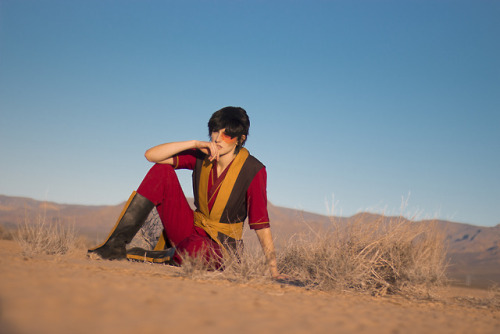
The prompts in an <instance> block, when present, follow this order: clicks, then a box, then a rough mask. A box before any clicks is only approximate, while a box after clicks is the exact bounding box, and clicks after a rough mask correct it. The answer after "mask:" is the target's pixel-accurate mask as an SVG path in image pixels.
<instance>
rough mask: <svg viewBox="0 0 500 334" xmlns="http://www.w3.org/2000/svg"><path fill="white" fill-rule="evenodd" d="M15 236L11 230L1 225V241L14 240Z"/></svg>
mask: <svg viewBox="0 0 500 334" xmlns="http://www.w3.org/2000/svg"><path fill="white" fill-rule="evenodd" d="M13 239H14V235H13V233H12V231H11V230H9V229H7V228H5V227H3V226H2V225H0V240H13Z"/></svg>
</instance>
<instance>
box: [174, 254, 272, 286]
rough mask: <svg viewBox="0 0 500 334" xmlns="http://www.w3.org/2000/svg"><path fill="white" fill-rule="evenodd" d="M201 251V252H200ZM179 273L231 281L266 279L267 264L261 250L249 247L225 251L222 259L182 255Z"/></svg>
mask: <svg viewBox="0 0 500 334" xmlns="http://www.w3.org/2000/svg"><path fill="white" fill-rule="evenodd" d="M200 253H203V252H200ZM180 269H181V270H180V272H179V275H180V276H182V277H186V278H194V279H201V280H216V279H220V280H227V281H230V282H233V283H249V282H254V283H258V282H264V281H268V280H269V277H268V272H269V269H268V266H267V263H266V261H265V258H264V256H263V254H262V251H261V250H258V249H254V247H249V248H248V249H242V250H240V252H239V254H237V253H236V252H227V253H226V254H225V255H224V257H223V258H222V259H217V258H215V259H211V260H209V261H207V260H206V259H205V258H203V257H202V256H194V257H193V256H189V255H184V256H182V266H181V268H180Z"/></svg>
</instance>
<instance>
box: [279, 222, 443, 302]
mask: <svg viewBox="0 0 500 334" xmlns="http://www.w3.org/2000/svg"><path fill="white" fill-rule="evenodd" d="M332 225H333V227H332V230H331V231H328V232H325V233H321V234H320V233H318V234H314V235H312V236H311V235H309V236H302V237H295V238H294V239H292V240H291V241H290V242H288V243H287V246H286V247H285V248H284V249H283V250H282V252H280V253H279V254H278V266H279V268H280V271H281V272H283V273H285V274H288V275H290V276H291V277H293V278H295V279H298V280H299V281H300V282H302V283H303V284H305V285H306V286H308V287H311V288H316V289H320V290H333V289H339V290H356V291H362V292H369V293H371V294H374V295H384V294H387V293H398V292H408V291H409V290H411V289H416V288H417V287H422V286H427V287H428V286H431V285H436V284H440V283H441V282H443V280H444V278H445V276H444V272H445V267H446V266H445V255H446V254H445V253H446V252H445V249H444V243H443V235H442V234H441V233H439V232H438V229H437V228H436V227H435V226H431V225H424V224H420V223H414V222H411V221H408V220H406V219H404V218H402V217H399V218H387V217H384V216H380V217H379V218H378V219H376V220H372V219H370V220H367V221H364V219H363V216H360V217H359V218H358V219H357V220H356V221H355V222H353V223H351V224H348V225H342V224H340V223H339V222H335V221H334V222H333V224H332Z"/></svg>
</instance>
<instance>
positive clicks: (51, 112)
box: [0, 0, 500, 226]
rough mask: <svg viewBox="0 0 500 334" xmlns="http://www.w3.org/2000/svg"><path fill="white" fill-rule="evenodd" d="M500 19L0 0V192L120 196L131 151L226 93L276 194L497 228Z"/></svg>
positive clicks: (315, 6) (425, 4) (382, 9)
mask: <svg viewBox="0 0 500 334" xmlns="http://www.w3.org/2000/svg"><path fill="white" fill-rule="evenodd" d="M499 17H500V2H498V1H477V0H476V1H444V0H442V1H416V0H415V1H404V0H399V1H374V0H373V1H356V0H351V1H272V0H270V1H168V0H167V1H153V0H151V1H139V0H135V1H128V0H120V1H111V0H104V1H97V0H96V1H93V0H89V1H35V0H31V1H27V0H2V1H0V113H1V121H0V152H1V158H0V175H1V177H0V194H5V195H11V196H26V197H32V198H35V199H40V200H49V201H56V202H61V203H72V204H118V203H119V202H121V201H124V200H126V198H127V197H128V195H129V194H130V192H131V191H132V190H134V189H136V188H137V186H138V185H139V183H140V181H141V179H142V177H143V176H144V174H145V173H146V172H147V170H148V169H149V167H150V163H148V162H147V161H146V160H145V159H144V157H143V154H144V151H145V150H146V149H147V148H149V147H151V146H154V145H156V144H160V143H163V142H169V141H178V140H188V139H200V140H204V139H206V138H207V128H206V124H207V121H208V118H209V117H210V115H211V114H212V112H214V111H215V110H217V109H220V108H222V107H224V106H227V105H236V106H241V107H243V108H245V109H246V110H247V111H248V113H249V115H250V118H251V122H252V126H251V129H250V136H249V140H248V142H247V148H248V149H249V150H250V152H251V153H252V154H253V155H255V156H256V157H257V158H259V159H260V160H261V161H262V162H263V163H264V164H265V165H266V166H267V170H268V198H269V200H270V201H271V202H272V203H273V204H275V205H280V206H286V207H290V208H296V209H302V210H306V211H313V212H318V213H322V214H327V213H331V212H333V213H334V214H337V215H343V216H350V215H352V214H355V213H356V212H359V211H372V212H385V213H387V214H398V213H400V212H401V210H402V211H403V213H404V214H405V215H407V216H417V218H419V219H423V218H442V219H449V220H454V221H459V222H465V223H471V224H476V225H485V226H493V225H496V224H498V223H500V214H499V208H500V175H499V171H500V154H499V152H500V131H499V130H500V45H499V44H500V43H499V41H500V40H499V38H498V36H500V20H499V19H498V18H499ZM180 179H181V182H182V184H183V187H184V189H185V190H186V193H187V195H188V196H192V192H191V186H190V183H189V180H190V175H189V173H188V172H186V171H183V172H180ZM402 202H404V203H406V205H405V206H404V208H403V209H401V205H402ZM332 204H334V205H333V209H332Z"/></svg>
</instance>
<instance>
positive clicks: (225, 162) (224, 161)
mask: <svg viewBox="0 0 500 334" xmlns="http://www.w3.org/2000/svg"><path fill="white" fill-rule="evenodd" d="M234 158H236V153H234V151H233V152H230V153H228V154H225V155H223V156H222V157H219V160H218V161H217V169H218V170H219V172H222V171H223V170H224V169H226V167H227V166H229V164H230V163H231V161H233V160H234Z"/></svg>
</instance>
